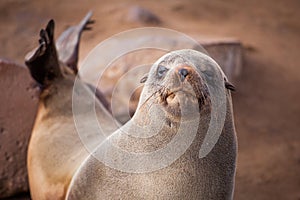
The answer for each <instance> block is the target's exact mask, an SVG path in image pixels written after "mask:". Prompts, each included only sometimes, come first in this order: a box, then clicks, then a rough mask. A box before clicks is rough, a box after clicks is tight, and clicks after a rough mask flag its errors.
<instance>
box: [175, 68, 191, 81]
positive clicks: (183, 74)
mask: <svg viewBox="0 0 300 200" xmlns="http://www.w3.org/2000/svg"><path fill="white" fill-rule="evenodd" d="M178 74H179V76H180V80H181V81H184V79H185V77H186V76H187V75H188V74H189V71H188V70H187V69H185V68H181V69H179V70H178Z"/></svg>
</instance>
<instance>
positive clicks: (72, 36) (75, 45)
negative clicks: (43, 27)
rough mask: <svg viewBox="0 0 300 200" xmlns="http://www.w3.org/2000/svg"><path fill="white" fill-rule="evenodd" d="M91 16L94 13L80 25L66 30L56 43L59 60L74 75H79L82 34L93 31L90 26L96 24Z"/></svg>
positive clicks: (86, 17)
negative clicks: (78, 64)
mask: <svg viewBox="0 0 300 200" xmlns="http://www.w3.org/2000/svg"><path fill="white" fill-rule="evenodd" d="M91 16H92V12H91V11H90V12H88V14H87V15H86V16H85V17H84V18H83V19H82V20H81V22H80V23H79V24H78V25H75V26H71V27H69V28H68V29H67V30H65V31H64V32H63V33H62V34H61V35H60V37H59V38H58V39H57V42H56V47H57V51H58V56H59V60H60V61H61V62H62V63H64V64H66V65H67V66H68V67H69V68H70V69H71V70H72V71H73V72H74V74H77V73H78V66H77V63H78V54H79V42H80V37H81V34H82V32H83V31H85V30H91V29H92V28H91V27H90V26H89V25H91V24H93V23H94V22H95V21H94V20H91Z"/></svg>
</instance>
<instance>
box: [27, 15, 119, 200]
mask: <svg viewBox="0 0 300 200" xmlns="http://www.w3.org/2000/svg"><path fill="white" fill-rule="evenodd" d="M88 18H89V15H88ZM88 18H85V19H84V21H83V22H82V23H81V25H80V27H79V28H77V29H72V30H71V31H70V30H69V32H67V33H68V34H69V37H65V39H64V40H59V42H58V43H60V42H62V41H63V42H65V43H66V44H68V41H69V40H71V41H72V42H71V45H69V46H68V45H67V46H65V48H70V49H65V48H63V46H60V48H59V51H58V52H57V50H56V46H55V43H54V21H53V20H51V21H50V22H49V23H48V25H47V27H46V29H45V30H44V29H42V30H41V31H40V40H39V43H40V45H39V47H38V48H37V49H36V50H34V51H33V52H32V54H31V55H29V57H28V58H27V59H26V61H25V63H26V65H27V66H28V68H29V70H30V73H31V75H32V77H33V78H34V79H35V80H36V81H37V82H38V84H39V85H40V86H41V94H40V98H39V107H38V113H37V116H36V119H35V124H34V128H33V131H32V135H31V138H30V142H29V147H28V155H27V167H28V177H29V185H30V193H31V198H32V199H33V200H43V199H64V198H65V194H66V191H67V188H68V185H69V183H70V180H71V178H72V176H73V174H74V172H75V171H76V169H77V168H78V167H79V165H80V164H81V162H82V161H83V160H84V159H86V158H87V156H88V155H89V152H88V150H87V149H86V148H85V146H84V145H83V144H82V142H81V140H80V137H79V135H78V134H77V131H76V127H75V123H74V119H73V112H72V95H73V97H74V95H75V96H77V97H78V98H79V99H80V102H82V103H81V105H80V106H81V108H80V109H81V110H82V113H81V114H82V116H83V117H84V118H86V120H88V121H89V116H86V115H85V113H84V110H85V108H86V107H87V106H88V104H89V103H90V102H88V101H87V100H86V99H87V98H88V97H89V98H90V99H93V98H94V94H93V93H92V91H91V88H90V86H88V85H86V84H85V83H84V82H82V81H80V80H78V79H76V74H77V56H78V44H77V43H78V42H79V39H78V38H79V37H78V34H80V33H81V31H82V30H83V29H84V27H85V24H87V22H88ZM74 38H75V39H76V38H77V39H76V40H75V42H74ZM66 52H71V53H70V54H68V53H66ZM59 55H61V57H60V58H63V62H60V60H59ZM74 57H75V59H74ZM74 69H76V70H74ZM75 79H76V80H77V88H76V90H75V91H73V88H74V81H75ZM95 109H96V115H97V116H98V117H99V118H101V119H102V121H104V122H106V124H105V128H104V130H105V131H106V132H113V131H114V130H116V129H117V127H116V124H115V123H114V120H113V119H112V117H111V115H110V113H109V112H108V111H107V110H106V109H105V107H104V106H103V104H102V103H101V102H100V101H95ZM86 137H87V138H89V140H88V142H87V143H88V145H89V147H90V148H94V147H96V144H97V141H98V140H99V133H97V132H92V131H91V132H88V133H86Z"/></svg>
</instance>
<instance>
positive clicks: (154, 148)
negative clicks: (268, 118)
mask: <svg viewBox="0 0 300 200" xmlns="http://www.w3.org/2000/svg"><path fill="white" fill-rule="evenodd" d="M142 82H145V86H144V88H143V90H142V94H141V98H140V101H139V105H138V108H137V111H136V112H135V114H134V115H133V117H132V119H131V120H130V121H128V122H127V123H126V124H125V125H124V126H123V127H121V128H120V129H118V130H116V131H115V132H114V133H112V134H111V135H110V136H109V137H108V138H107V139H106V140H104V141H103V142H102V143H101V144H99V146H98V147H97V148H96V150H95V151H94V152H93V154H92V155H90V156H89V157H88V158H87V160H85V161H84V162H83V164H82V165H81V166H80V168H79V169H78V170H77V172H76V173H75V175H74V177H73V178H72V181H71V183H70V185H69V189H68V192H67V196H66V198H67V199H68V200H70V199H71V200H73V199H87V200H92V199H203V200H204V199H205V200H207V199H232V198H233V190H234V178H235V168H236V156H237V142H236V133H235V128H234V120H233V111H232V101H231V94H230V91H229V90H233V89H234V87H233V85H232V84H230V83H229V82H228V81H227V79H226V77H225V75H224V73H223V72H222V70H221V68H220V67H219V66H218V64H217V63H216V62H215V61H214V60H213V59H211V58H210V57H208V56H206V55H205V54H202V53H200V52H198V51H195V50H189V49H185V50H179V51H174V52H171V53H169V54H166V55H165V56H163V57H162V58H160V59H159V60H158V61H157V62H156V63H155V64H154V65H153V66H152V67H151V70H150V72H149V75H147V76H146V77H145V78H143V79H142ZM218 92H219V93H218ZM222 92H223V93H222ZM216 94H217V95H216ZM222 95H223V97H222ZM222 98H223V99H222ZM221 100H222V101H221ZM216 102H217V103H216ZM221 107H224V109H223V110H222V108H221ZM221 111H222V112H223V113H222V112H221ZM220 116H223V122H224V123H222V120H221V118H222V117H220ZM213 120H215V123H214V124H211V122H212V121H213ZM218 130H219V131H220V132H219V133H218ZM214 136H217V137H215V138H213V137H214ZM207 138H210V139H211V138H213V139H211V140H210V139H207Z"/></svg>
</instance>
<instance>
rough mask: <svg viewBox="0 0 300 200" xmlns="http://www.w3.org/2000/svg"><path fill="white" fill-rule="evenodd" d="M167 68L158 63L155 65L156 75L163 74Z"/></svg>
mask: <svg viewBox="0 0 300 200" xmlns="http://www.w3.org/2000/svg"><path fill="white" fill-rule="evenodd" d="M168 70H169V69H168V68H166V67H165V66H163V65H158V67H157V75H158V77H159V78H161V77H162V76H164V75H165V74H166V72H167V71H168Z"/></svg>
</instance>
